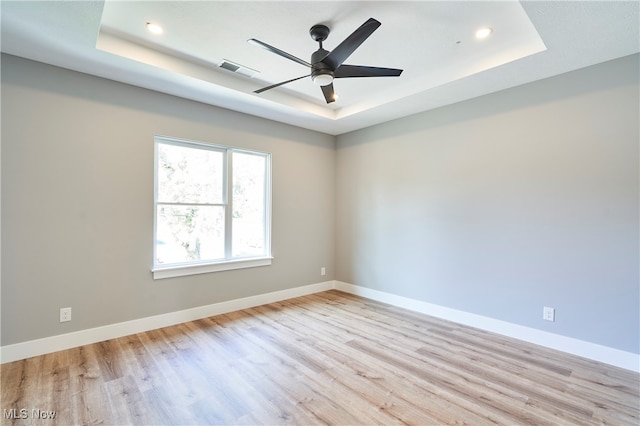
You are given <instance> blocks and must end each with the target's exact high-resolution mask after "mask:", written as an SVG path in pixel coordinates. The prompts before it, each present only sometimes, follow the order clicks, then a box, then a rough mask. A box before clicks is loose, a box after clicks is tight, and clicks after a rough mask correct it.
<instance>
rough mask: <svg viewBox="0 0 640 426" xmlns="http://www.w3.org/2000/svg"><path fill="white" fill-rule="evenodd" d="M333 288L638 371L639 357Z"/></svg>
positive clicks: (340, 285) (387, 296) (347, 287)
mask: <svg viewBox="0 0 640 426" xmlns="http://www.w3.org/2000/svg"><path fill="white" fill-rule="evenodd" d="M335 289H336V290H341V291H344V292H346V293H351V294H355V295H358V296H362V297H366V298H367V299H373V300H377V301H379V302H383V303H388V304H390V305H394V306H398V307H400V308H405V309H409V310H412V311H416V312H420V313H423V314H427V315H431V316H433V317H436V318H442V319H445V320H449V321H453V322H456V323H458V324H463V325H468V326H471V327H475V328H479V329H481V330H485V331H490V332H492V333H497V334H501V335H503V336H508V337H512V338H514V339H518V340H523V341H525V342H529V343H534V344H536V345H540V346H544V347H547V348H551V349H556V350H559V351H562V352H566V353H570V354H572V355H577V356H581V357H583V358H587V359H591V360H594V361H600V362H604V363H606V364H610V365H613V366H616V367H620V368H624V369H627V370H631V371H636V372H640V355H639V354H634V353H631V352H625V351H621V350H619V349H614V348H610V347H607V346H603V345H598V344H596V343H590V342H585V341H583V340H578V339H573V338H571V337H566V336H560V335H558V334H553V333H549V332H546V331H542V330H537V329H535V328H530V327H525V326H522V325H518V324H513V323H509V322H505V321H500V320H496V319H493V318H489V317H484V316H481V315H476V314H471V313H469V312H464V311H458V310H456V309H451V308H446V307H444V306H439V305H434V304H431V303H427V302H422V301H420V300H415V299H410V298H408V297H403V296H397V295H395V294H391V293H385V292H383V291H379V290H372V289H370V288H366V287H360V286H356V285H353V284H348V283H344V282H340V281H336V282H335Z"/></svg>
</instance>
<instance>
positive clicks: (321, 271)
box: [320, 266, 327, 275]
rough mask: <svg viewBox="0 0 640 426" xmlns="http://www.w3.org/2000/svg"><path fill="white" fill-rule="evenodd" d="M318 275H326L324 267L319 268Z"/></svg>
mask: <svg viewBox="0 0 640 426" xmlns="http://www.w3.org/2000/svg"><path fill="white" fill-rule="evenodd" d="M320 275H327V268H325V267H324V266H323V267H322V268H320Z"/></svg>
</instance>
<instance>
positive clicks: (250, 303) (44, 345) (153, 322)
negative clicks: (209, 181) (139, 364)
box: [0, 281, 334, 363]
mask: <svg viewBox="0 0 640 426" xmlns="http://www.w3.org/2000/svg"><path fill="white" fill-rule="evenodd" d="M333 288H334V282H333V281H325V282H321V283H317V284H310V285H306V286H302V287H295V288H290V289H287V290H280V291H275V292H272V293H266V294H259V295H256V296H249V297H244V298H242V299H235V300H229V301H227V302H220V303H214V304H212V305H206V306H199V307H196V308H191V309H185V310H183V311H177V312H170V313H167V314H161V315H155V316H152V317H147V318H141V319H137V320H132V321H126V322H121V323H117V324H110V325H105V326H102V327H96V328H90V329H87V330H80V331H75V332H73V333H68V334H61V335H58V336H51V337H45V338H43V339H37V340H30V341H28V342H22V343H16V344H13V345H7V346H2V347H1V348H0V363H5V362H12V361H17V360H20V359H25V358H30V357H33V356H38V355H43V354H47V353H51V352H56V351H61V350H64V349H70V348H75V347H78V346H82V345H89V344H91V343H96V342H101V341H103V340H108V339H115V338H118V337H123V336H128V335H131V334H135V333H142V332H145V331H149V330H155V329H158V328H162V327H167V326H171V325H175V324H181V323H184V322H187V321H193V320H197V319H200V318H206V317H210V316H214V315H221V314H224V313H227V312H234V311H238V310H241V309H247V308H252V307H254V306H260V305H265V304H268V303H274V302H279V301H281V300H287V299H292V298H294V297H300V296H306V295H308V294H313V293H319V292H321V291H326V290H331V289H333Z"/></svg>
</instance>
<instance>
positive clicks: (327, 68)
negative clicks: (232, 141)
mask: <svg viewBox="0 0 640 426" xmlns="http://www.w3.org/2000/svg"><path fill="white" fill-rule="evenodd" d="M380 25H381V24H380V22H378V21H376V20H375V19H373V18H369V19H368V20H367V21H366V22H365V23H364V24H362V25H361V26H360V27H359V28H358V29H357V30H355V31H354V32H353V33H352V34H351V35H350V36H349V37H347V38H346V39H344V41H342V43H340V44H339V45H338V46H337V47H336V48H335V49H333V50H332V51H331V52H329V51H327V50H324V49H323V48H322V42H323V41H325V40H326V39H327V37H328V36H329V31H330V30H329V27H327V26H326V25H321V24H318V25H314V26H313V27H311V29H310V30H309V34H310V35H311V38H312V39H314V40H315V41H317V42H318V43H319V44H320V48H319V49H318V50H316V51H315V52H313V54H311V63H309V62H307V61H305V60H302V59H300V58H297V57H295V56H293V55H291V54H289V53H287V52H285V51H283V50H280V49H278V48H276V47H273V46H271V45H268V44H267V43H265V42H262V41H260V40H256V39H255V38H252V39H250V40H248V41H249V43H251V44H254V45H256V46H260V47H262V48H264V49H266V50H268V51H269V52H273V53H275V54H276V55H280V56H282V57H283V58H287V59H289V60H291V61H294V62H297V63H299V64H301V65H304V66H305V67H308V68H310V69H311V74H305V75H303V76H301V77H296V78H292V79H291V80H287V81H283V82H280V83H277V84H272V85H271V86H267V87H263V88H262V89H258V90H256V91H254V93H262V92H264V91H267V90H270V89H273V88H275V87H279V86H282V85H284V84H287V83H291V82H293V81H296V80H300V79H303V78H305V77H311V80H313V82H314V83H316V84H317V85H318V86H320V88H321V89H322V93H323V94H324V98H325V100H326V101H327V103H328V104H329V103H331V102H334V101H335V100H336V95H335V91H334V90H333V79H334V78H352V77H398V76H399V75H400V74H402V71H403V70H400V69H396V68H379V67H367V66H361V65H347V64H343V62H344V61H345V60H346V59H347V58H348V57H349V56H351V54H352V53H353V52H354V51H355V50H356V49H357V48H358V47H359V46H360V45H361V44H362V43H363V42H364V41H365V40H366V39H367V38H368V37H369V36H370V35H371V34H373V32H374V31H375V30H377V29H378V27H379V26H380Z"/></svg>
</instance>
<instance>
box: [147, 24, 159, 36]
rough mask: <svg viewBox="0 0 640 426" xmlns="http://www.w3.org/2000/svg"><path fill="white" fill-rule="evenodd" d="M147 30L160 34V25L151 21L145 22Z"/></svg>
mask: <svg viewBox="0 0 640 426" xmlns="http://www.w3.org/2000/svg"><path fill="white" fill-rule="evenodd" d="M147 30H148V31H149V32H150V33H153V34H162V27H161V26H160V25H158V24H153V23H151V22H147Z"/></svg>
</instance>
